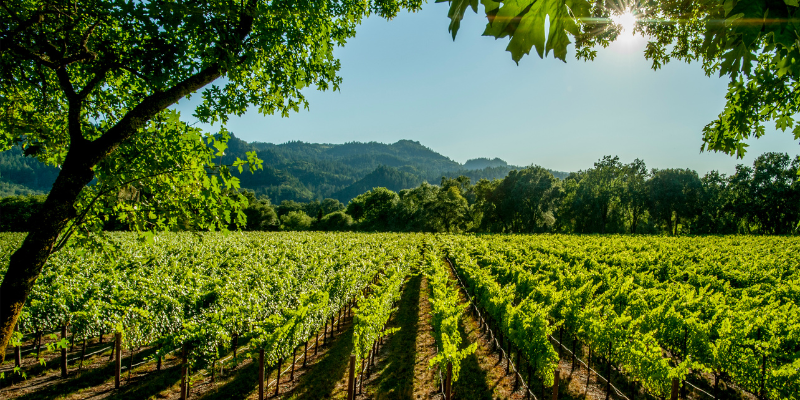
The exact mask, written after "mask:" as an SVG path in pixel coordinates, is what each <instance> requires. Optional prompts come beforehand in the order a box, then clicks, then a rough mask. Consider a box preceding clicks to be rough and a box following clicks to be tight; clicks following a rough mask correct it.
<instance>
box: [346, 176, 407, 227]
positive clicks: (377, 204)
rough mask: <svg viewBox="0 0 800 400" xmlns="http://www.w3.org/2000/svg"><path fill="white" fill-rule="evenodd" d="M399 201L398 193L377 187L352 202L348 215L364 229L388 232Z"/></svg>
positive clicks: (348, 206) (348, 207) (348, 208)
mask: <svg viewBox="0 0 800 400" xmlns="http://www.w3.org/2000/svg"><path fill="white" fill-rule="evenodd" d="M399 199H400V198H399V197H398V196H397V193H395V192H393V191H391V190H389V189H386V188H384V187H377V188H374V189H372V190H370V191H367V192H366V193H362V194H360V195H358V196H356V198H354V199H353V200H350V203H349V204H348V205H347V213H348V214H350V215H351V216H352V217H353V219H355V220H357V221H358V222H359V224H360V226H361V228H362V229H365V230H375V231H388V230H389V229H390V228H391V219H392V215H393V213H392V212H393V209H394V207H395V205H396V204H397V202H398V201H399Z"/></svg>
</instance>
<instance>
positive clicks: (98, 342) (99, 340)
mask: <svg viewBox="0 0 800 400" xmlns="http://www.w3.org/2000/svg"><path fill="white" fill-rule="evenodd" d="M97 344H103V331H100V339H98V341H97Z"/></svg>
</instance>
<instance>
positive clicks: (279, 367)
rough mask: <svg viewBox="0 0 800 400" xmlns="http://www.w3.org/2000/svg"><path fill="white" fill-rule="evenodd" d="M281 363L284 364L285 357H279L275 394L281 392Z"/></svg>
mask: <svg viewBox="0 0 800 400" xmlns="http://www.w3.org/2000/svg"><path fill="white" fill-rule="evenodd" d="M281 364H283V359H282V358H279V359H278V371H276V373H275V396H278V393H280V388H281Z"/></svg>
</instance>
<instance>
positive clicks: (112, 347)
mask: <svg viewBox="0 0 800 400" xmlns="http://www.w3.org/2000/svg"><path fill="white" fill-rule="evenodd" d="M116 337H117V336H116V334H115V335H114V338H115V341H114V343H115V344H114V345H113V346H111V353H110V354H109V355H108V361H114V353H115V352H114V350H115V349H116ZM109 340H110V339H109Z"/></svg>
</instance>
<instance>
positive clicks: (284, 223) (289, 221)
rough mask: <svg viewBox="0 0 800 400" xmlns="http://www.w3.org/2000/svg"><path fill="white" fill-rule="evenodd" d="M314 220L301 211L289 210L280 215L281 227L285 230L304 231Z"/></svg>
mask: <svg viewBox="0 0 800 400" xmlns="http://www.w3.org/2000/svg"><path fill="white" fill-rule="evenodd" d="M313 221H314V220H313V219H312V218H311V217H309V216H308V214H306V213H304V212H302V211H289V212H288V213H287V214H286V215H282V216H281V229H284V230H287V231H305V230H308V229H310V228H311V223H312V222H313Z"/></svg>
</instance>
